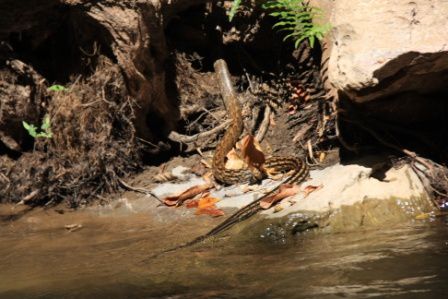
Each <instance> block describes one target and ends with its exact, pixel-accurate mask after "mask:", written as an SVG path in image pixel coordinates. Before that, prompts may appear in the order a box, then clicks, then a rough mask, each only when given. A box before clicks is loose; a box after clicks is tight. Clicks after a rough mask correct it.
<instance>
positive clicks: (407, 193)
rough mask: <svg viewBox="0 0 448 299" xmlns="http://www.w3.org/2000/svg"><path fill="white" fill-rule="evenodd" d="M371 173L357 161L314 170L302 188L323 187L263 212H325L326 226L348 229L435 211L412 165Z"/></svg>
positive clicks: (302, 213) (396, 220)
mask: <svg viewBox="0 0 448 299" xmlns="http://www.w3.org/2000/svg"><path fill="white" fill-rule="evenodd" d="M371 174H372V169H371V168H367V167H364V166H360V165H356V164H352V165H335V166H332V167H328V168H326V169H323V170H316V171H312V172H311V178H312V179H311V180H309V181H307V182H305V183H303V184H302V189H303V188H305V187H306V186H309V185H312V186H319V185H322V186H323V187H322V188H321V189H318V190H316V191H314V192H312V193H310V194H309V195H308V196H307V197H306V198H303V195H297V196H295V197H294V198H293V199H292V200H294V201H295V202H296V203H295V204H294V205H290V204H289V203H288V202H285V201H284V202H282V203H281V204H282V206H283V208H284V209H283V210H282V211H280V212H277V213H274V212H273V211H272V209H271V210H269V211H266V212H264V214H265V215H267V217H268V218H278V217H285V216H288V217H291V215H292V217H295V216H294V215H308V216H306V217H304V218H309V217H310V216H309V215H321V216H322V215H326V216H329V217H326V218H327V219H326V220H325V221H326V222H325V226H329V229H331V230H332V231H334V230H336V231H345V230H349V229H354V228H359V227H361V226H381V225H385V224H390V223H397V222H402V221H404V220H409V219H413V218H415V216H416V215H419V214H421V213H422V212H428V211H432V210H433V207H432V205H431V202H430V201H429V200H428V198H429V196H428V195H427V193H426V191H425V188H424V185H423V184H422V183H421V181H420V180H419V178H418V177H417V175H416V174H415V173H414V172H413V171H412V169H411V168H410V167H409V166H404V167H402V168H399V169H394V168H392V169H390V170H388V171H387V172H386V173H385V177H384V179H382V180H378V179H376V178H374V177H371ZM288 217H286V218H288Z"/></svg>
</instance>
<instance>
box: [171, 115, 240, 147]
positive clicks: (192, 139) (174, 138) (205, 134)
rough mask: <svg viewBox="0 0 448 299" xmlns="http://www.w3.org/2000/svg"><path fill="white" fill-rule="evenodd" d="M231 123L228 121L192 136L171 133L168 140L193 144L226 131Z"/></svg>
mask: <svg viewBox="0 0 448 299" xmlns="http://www.w3.org/2000/svg"><path fill="white" fill-rule="evenodd" d="M231 122H232V120H226V121H225V122H223V123H222V124H220V125H219V126H217V127H214V128H213V129H211V130H210V131H206V132H201V133H198V134H195V135H191V136H190V135H183V134H179V133H177V132H174V131H171V133H170V134H169V135H168V139H169V140H171V141H175V142H181V143H192V142H195V141H198V140H199V139H202V138H205V137H208V136H210V135H214V134H216V133H218V132H220V131H222V130H224V129H225V128H226V127H227V126H228V125H229V124H230V123H231Z"/></svg>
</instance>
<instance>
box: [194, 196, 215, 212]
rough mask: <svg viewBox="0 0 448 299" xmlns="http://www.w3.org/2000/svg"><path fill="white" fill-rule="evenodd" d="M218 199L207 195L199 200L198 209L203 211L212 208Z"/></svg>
mask: <svg viewBox="0 0 448 299" xmlns="http://www.w3.org/2000/svg"><path fill="white" fill-rule="evenodd" d="M218 201H219V199H217V198H214V197H210V196H209V194H208V195H207V196H205V197H203V198H201V199H199V203H198V208H199V209H205V208H208V207H214V206H215V203H217V202H218Z"/></svg>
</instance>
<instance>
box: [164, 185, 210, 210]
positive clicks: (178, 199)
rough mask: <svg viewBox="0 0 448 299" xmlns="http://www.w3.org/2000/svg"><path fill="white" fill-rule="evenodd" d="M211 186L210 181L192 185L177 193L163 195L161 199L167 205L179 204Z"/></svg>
mask: <svg viewBox="0 0 448 299" xmlns="http://www.w3.org/2000/svg"><path fill="white" fill-rule="evenodd" d="M212 187H213V184H212V183H206V184H203V185H197V186H193V187H191V188H188V189H187V190H185V191H184V192H182V193H180V194H179V195H175V196H168V197H165V198H164V199H163V203H164V204H165V205H167V206H179V205H181V204H182V203H183V202H184V201H185V200H187V199H190V198H193V197H195V196H196V195H198V194H201V193H202V192H204V191H207V190H209V189H210V188H212Z"/></svg>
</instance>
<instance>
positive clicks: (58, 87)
mask: <svg viewBox="0 0 448 299" xmlns="http://www.w3.org/2000/svg"><path fill="white" fill-rule="evenodd" d="M47 90H48V91H66V90H67V88H65V87H64V86H62V85H58V84H55V85H51V86H50V87H48V88H47Z"/></svg>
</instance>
